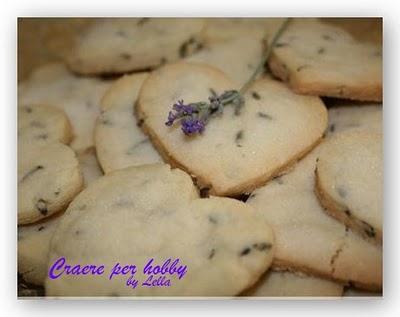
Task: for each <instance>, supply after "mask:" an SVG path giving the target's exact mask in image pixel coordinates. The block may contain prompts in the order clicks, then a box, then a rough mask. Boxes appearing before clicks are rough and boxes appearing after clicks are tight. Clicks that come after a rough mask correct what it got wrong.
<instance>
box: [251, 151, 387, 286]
mask: <svg viewBox="0 0 400 317" xmlns="http://www.w3.org/2000/svg"><path fill="white" fill-rule="evenodd" d="M320 150H321V145H320V146H318V147H317V148H316V149H314V150H313V151H312V152H311V153H310V154H308V155H307V156H306V157H305V158H304V159H302V160H301V161H300V162H298V163H297V165H296V166H295V167H294V168H293V170H292V171H291V172H289V173H288V174H286V175H283V176H281V177H279V178H276V179H275V180H273V181H271V182H269V183H268V184H267V185H266V186H264V187H261V188H259V189H257V190H256V191H254V192H253V193H252V195H251V196H250V197H249V199H248V204H250V205H251V206H253V207H254V208H255V209H256V211H257V213H258V214H259V215H262V216H263V217H264V218H265V219H266V220H267V221H268V222H269V223H270V224H271V226H272V227H273V229H274V234H275V240H276V253H275V258H274V266H275V267H279V268H289V269H293V270H300V271H303V272H305V273H311V274H315V275H319V276H322V277H325V278H331V279H333V280H337V281H340V282H343V283H348V282H351V283H353V284H354V285H357V286H359V287H362V288H365V289H372V290H379V289H381V288H382V248H381V247H379V246H377V245H374V244H371V243H369V242H367V241H366V240H365V239H363V238H361V237H360V236H359V235H358V234H355V233H353V232H352V231H351V230H349V229H347V228H346V227H345V226H344V225H343V224H341V223H340V222H338V221H337V220H336V219H334V218H332V217H331V216H329V215H328V214H327V213H326V212H325V211H324V209H323V208H322V207H321V205H320V203H319V201H318V199H317V197H316V196H315V194H314V183H315V177H314V171H315V166H316V160H317V158H318V156H319V153H320Z"/></svg>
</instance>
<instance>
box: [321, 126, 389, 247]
mask: <svg viewBox="0 0 400 317" xmlns="http://www.w3.org/2000/svg"><path fill="white" fill-rule="evenodd" d="M315 177H316V181H315V191H316V194H317V196H318V198H319V200H320V202H321V204H322V205H323V206H324V207H325V209H326V211H327V212H328V213H329V214H330V215H331V216H333V217H335V218H336V219H337V220H339V221H340V222H342V223H344V224H345V225H347V226H348V227H350V228H351V229H353V230H354V231H355V232H357V233H359V234H360V235H362V236H363V237H364V238H366V239H368V240H370V241H373V242H376V243H379V244H381V243H382V226H383V219H382V216H383V193H382V183H383V158H382V135H381V134H369V133H365V132H353V131H350V132H343V133H340V134H337V135H335V136H333V137H332V138H330V139H329V140H328V141H327V142H325V144H324V146H323V148H322V150H321V153H320V154H319V156H318V162H317V167H316V170H315Z"/></svg>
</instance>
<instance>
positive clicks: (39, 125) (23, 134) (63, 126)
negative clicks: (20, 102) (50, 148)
mask: <svg viewBox="0 0 400 317" xmlns="http://www.w3.org/2000/svg"><path fill="white" fill-rule="evenodd" d="M71 138H72V131H71V125H70V123H69V121H68V118H67V116H66V114H65V113H64V111H62V110H60V109H57V108H55V107H52V106H48V105H35V106H21V107H19V108H18V141H21V142H26V143H28V144H33V143H34V144H37V145H44V144H49V143H54V142H61V143H64V144H68V143H69V142H70V141H71Z"/></svg>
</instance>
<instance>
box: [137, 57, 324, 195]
mask: <svg viewBox="0 0 400 317" xmlns="http://www.w3.org/2000/svg"><path fill="white" fill-rule="evenodd" d="M235 88H237V86H236V85H235V84H234V83H233V82H232V81H231V80H230V79H229V78H228V77H227V76H226V75H225V74H224V73H222V72H221V71H219V70H218V69H216V68H212V67H210V66H207V65H205V64H195V63H178V64H170V65H166V66H164V67H162V68H160V69H158V70H156V71H154V72H153V73H152V74H151V75H150V76H149V77H148V78H147V80H146V81H145V82H144V84H143V86H142V89H141V91H140V95H139V99H138V102H137V103H136V113H137V115H138V117H139V119H141V120H143V125H142V128H143V130H144V131H145V132H146V134H148V135H149V136H150V139H151V140H152V142H153V144H154V145H155V146H156V148H157V149H158V151H159V152H160V153H161V154H162V156H163V158H164V159H165V160H166V161H167V162H169V163H170V164H173V165H174V166H178V167H180V168H182V169H184V170H186V171H188V173H190V174H191V175H193V176H194V177H195V178H196V181H197V182H198V184H199V185H200V186H202V187H207V188H210V193H212V194H215V195H221V196H233V195H238V194H241V193H243V192H248V191H251V190H253V189H254V188H256V187H257V186H259V185H261V184H263V183H265V182H266V181H268V180H269V179H271V178H273V177H274V176H276V175H277V174H278V173H279V172H280V171H281V170H282V169H284V168H286V167H287V166H288V165H290V164H291V163H293V162H294V161H296V160H297V159H299V158H300V157H302V156H303V155H304V154H305V153H307V152H308V151H309V150H311V149H312V148H313V147H314V146H315V144H316V143H317V142H318V141H319V139H320V138H321V137H322V135H323V133H324V130H325V128H326V126H327V111H326V108H325V106H324V104H323V103H322V102H321V100H320V99H319V98H316V97H309V96H299V95H296V94H294V93H292V92H291V91H290V90H289V89H288V88H286V86H285V85H284V84H282V83H280V82H277V81H274V80H271V79H268V78H263V79H259V80H257V81H256V82H254V83H253V84H252V86H251V87H250V89H249V90H248V92H247V93H246V94H245V95H244V99H245V105H244V106H243V107H242V109H241V111H240V113H236V112H235V110H234V107H232V106H230V105H228V106H226V107H225V109H224V113H223V115H220V116H217V117H215V118H213V119H211V120H210V121H209V123H208V124H207V126H206V129H205V131H204V132H203V133H202V134H201V135H195V136H192V137H188V136H186V135H184V134H183V133H182V131H181V129H180V128H179V126H178V125H177V124H176V125H173V126H172V127H169V126H166V124H165V122H166V120H167V116H168V112H169V111H170V110H171V108H172V105H173V104H174V103H176V102H177V101H178V100H183V101H184V102H185V103H186V104H188V103H191V102H199V101H204V100H207V99H208V97H209V96H210V94H211V92H210V90H214V91H215V92H217V93H218V94H221V93H222V92H224V91H225V90H231V89H235ZM203 158H204V159H203Z"/></svg>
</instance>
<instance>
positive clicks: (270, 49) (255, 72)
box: [239, 18, 290, 95]
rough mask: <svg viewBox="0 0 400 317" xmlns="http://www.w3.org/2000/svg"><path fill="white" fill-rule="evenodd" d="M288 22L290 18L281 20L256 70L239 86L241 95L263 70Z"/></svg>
mask: <svg viewBox="0 0 400 317" xmlns="http://www.w3.org/2000/svg"><path fill="white" fill-rule="evenodd" d="M289 22H290V18H286V19H285V20H284V21H283V22H282V24H281V26H280V27H279V29H278V31H277V32H276V33H275V35H274V37H273V39H272V41H271V43H268V47H267V50H266V52H265V54H264V56H263V58H262V59H261V61H260V63H259V64H258V66H257V68H256V70H255V71H254V73H253V75H251V77H250V78H249V79H248V80H247V82H246V83H245V84H244V85H243V86H242V88H240V90H239V93H240V94H242V95H243V94H244V93H245V92H246V91H247V90H248V89H249V87H250V85H251V84H252V83H253V81H254V80H255V79H256V77H257V76H258V75H259V74H260V73H261V72H262V71H263V69H264V65H265V63H266V62H267V61H268V59H269V57H270V55H271V53H272V50H273V48H274V46H275V44H276V42H277V41H278V39H279V37H280V36H281V35H282V33H283V32H284V31H285V29H286V27H287V26H288V24H289Z"/></svg>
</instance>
